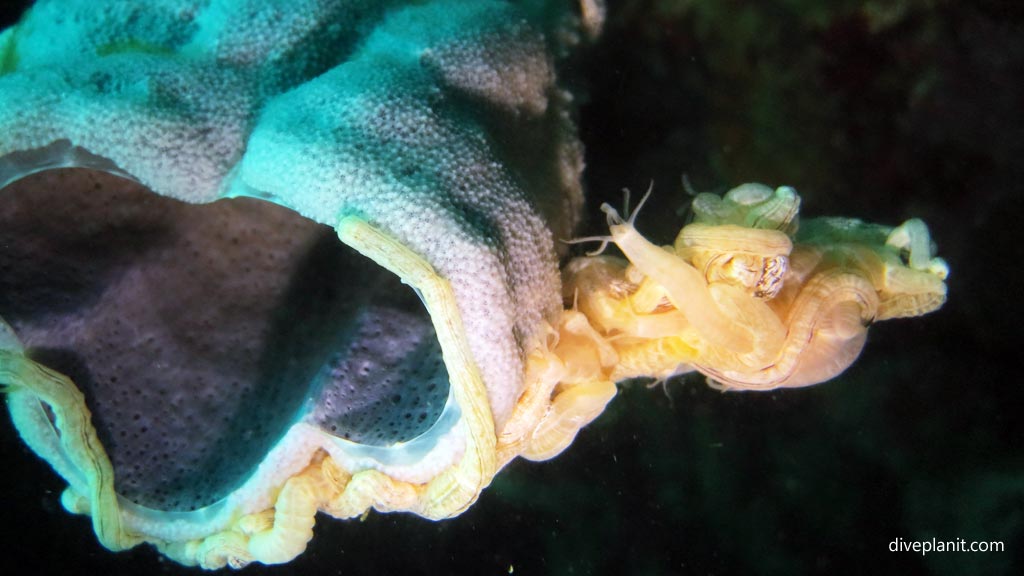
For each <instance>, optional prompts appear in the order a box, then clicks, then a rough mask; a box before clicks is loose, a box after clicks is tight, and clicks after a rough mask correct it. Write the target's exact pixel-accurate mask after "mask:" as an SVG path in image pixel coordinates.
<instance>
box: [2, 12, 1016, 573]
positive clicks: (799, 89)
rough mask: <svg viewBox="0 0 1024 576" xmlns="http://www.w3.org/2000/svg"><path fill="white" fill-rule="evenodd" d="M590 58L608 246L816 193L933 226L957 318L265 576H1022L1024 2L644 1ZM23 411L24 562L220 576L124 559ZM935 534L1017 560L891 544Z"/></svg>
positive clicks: (641, 431) (915, 328) (587, 94)
mask: <svg viewBox="0 0 1024 576" xmlns="http://www.w3.org/2000/svg"><path fill="white" fill-rule="evenodd" d="M20 4H21V5H24V4H25V3H20ZM18 12H19V8H18V3H15V4H14V5H11V4H7V5H5V7H4V9H3V18H4V19H3V24H4V25H6V24H7V23H10V22H11V21H13V19H14V18H15V16H14V15H15V14H17V13H18ZM570 68H571V70H569V72H570V74H571V75H573V76H574V77H575V78H578V79H579V80H578V81H579V82H580V85H579V90H578V93H579V94H580V99H581V101H582V109H581V115H580V125H581V133H582V137H583V140H584V142H585V144H586V146H587V164H588V168H587V172H586V185H587V188H588V194H589V198H590V199H589V201H588V207H587V213H588V216H589V217H590V218H591V223H590V226H591V229H592V230H591V231H593V232H600V228H601V223H602V219H601V214H600V212H598V210H597V206H598V205H599V203H600V202H601V201H603V200H609V201H612V202H614V203H616V204H617V203H618V202H619V201H620V198H621V193H620V192H619V190H620V188H621V187H623V186H628V187H630V188H632V189H634V190H635V191H639V190H642V189H645V188H646V187H647V185H648V183H650V182H651V181H652V180H653V181H654V183H655V195H654V196H653V199H652V203H651V204H650V205H649V206H648V208H646V209H645V212H644V213H643V214H641V217H640V220H639V224H638V226H639V227H640V229H641V230H642V231H644V232H645V233H647V234H648V235H649V236H651V237H652V238H654V239H656V240H660V241H662V242H667V241H668V240H669V239H670V238H671V236H672V234H673V233H674V231H675V230H677V229H678V228H679V227H680V226H681V225H682V224H683V222H684V220H683V218H682V217H681V216H676V214H677V211H678V209H679V208H681V207H683V206H685V204H686V203H687V198H686V195H685V193H684V192H683V190H682V187H681V185H680V179H681V176H682V175H683V174H687V175H688V176H689V177H690V180H691V181H692V183H693V185H694V186H695V187H696V188H698V189H700V190H716V191H724V190H725V189H727V188H728V187H731V186H733V185H736V184H739V183H742V182H747V181H761V182H765V183H767V184H770V185H780V184H789V185H793V186H795V187H796V188H797V189H798V190H799V191H800V192H801V195H802V196H803V199H804V205H803V206H804V209H803V214H804V216H808V217H810V216H815V215H845V216H855V217H859V218H863V219H866V220H872V221H878V222H882V223H888V224H897V223H899V222H901V221H902V220H904V219H906V218H909V217H921V218H923V219H925V221H926V222H927V223H928V224H929V226H930V227H931V229H932V233H933V237H934V239H935V241H936V242H937V243H938V245H939V250H940V255H941V256H943V257H944V258H946V259H947V261H948V262H949V264H950V268H951V270H952V275H951V277H950V279H949V289H950V298H949V302H947V304H946V305H945V306H944V307H943V308H942V310H940V311H939V312H936V313H934V314H931V315H929V316H927V317H924V318H919V319H913V320H898V321H891V322H885V323H881V324H879V325H876V326H875V327H873V328H872V329H871V332H870V336H869V339H868V344H867V347H866V349H865V351H864V353H863V354H862V356H861V358H860V360H859V361H858V362H857V363H856V364H854V366H853V367H852V368H850V369H849V370H848V371H847V372H845V373H844V374H843V375H842V376H840V377H839V378H837V379H835V380H834V381H832V382H829V383H826V384H823V385H819V386H815V387H812V388H807V389H802V390H790V391H780V392H771V393H762V394H737V393H729V394H722V393H719V392H716V391H713V390H711V389H709V388H707V387H706V386H705V385H704V384H703V382H702V381H701V379H700V378H698V377H688V378H680V379H677V380H674V381H672V382H670V383H669V384H668V386H667V387H666V388H664V389H662V388H656V389H648V388H647V387H645V386H644V385H643V384H642V383H638V384H633V385H628V386H623V387H622V388H621V393H620V395H619V397H618V398H617V399H616V400H615V401H613V403H612V404H611V406H610V407H609V409H608V411H607V412H606V413H605V414H604V415H602V416H601V418H599V419H598V420H597V421H596V422H595V423H594V424H592V425H591V426H590V427H588V428H587V429H586V430H584V432H583V433H582V434H581V435H580V437H579V438H578V439H577V440H576V442H575V443H574V444H573V446H572V447H570V449H569V450H567V451H566V452H565V453H564V454H563V455H561V456H560V457H558V458H557V459H555V460H552V461H549V462H545V463H528V462H522V461H516V462H513V463H512V464H510V465H509V466H508V467H507V468H506V469H505V470H504V471H503V472H502V473H501V474H499V476H498V477H497V478H496V479H495V481H494V483H493V485H492V486H491V487H490V488H489V489H488V490H486V491H485V492H484V494H483V495H482V497H481V498H480V501H479V502H478V503H477V504H476V505H475V506H473V507H472V508H471V509H470V510H469V511H468V512H466V513H465V514H463V515H462V516H460V517H458V518H456V519H453V520H449V521H445V522H439V523H435V522H429V521H425V520H421V519H419V518H416V517H412V516H408V515H394V514H392V515H384V514H376V513H373V514H370V516H369V517H368V518H367V519H366V520H365V521H362V522H360V521H345V522H342V521H334V520H330V519H327V518H322V519H320V521H319V523H318V525H317V528H316V537H315V538H314V540H313V542H312V543H311V544H310V547H309V549H308V550H307V552H306V553H305V554H304V555H302V556H300V557H299V558H298V559H297V560H296V561H295V562H293V563H291V564H289V565H286V566H282V567H269V568H267V567H261V566H254V567H250V568H248V569H246V573H248V574H264V573H266V574H309V575H312V574H361V573H380V574H448V573H467V574H508V573H510V572H513V573H515V574H551V575H566V574H623V573H630V574H715V575H723V574H749V573H761V574H826V573H828V574H837V573H839V574H846V573H849V574H863V573H901V574H935V575H954V574H1019V573H1021V570H1022V568H1024V548H1022V546H1024V449H1022V447H1021V444H1022V439H1024V425H1022V423H1021V422H1022V419H1021V418H1020V412H1021V408H1020V407H1021V406H1024V392H1022V387H1024V378H1022V375H1021V374H1022V372H1021V370H1022V368H1021V364H1020V361H1021V360H1022V359H1024V351H1022V349H1021V347H1020V345H1021V342H1020V341H1021V338H1020V334H1021V332H1022V327H1021V322H1022V319H1024V316H1022V314H1021V313H1022V311H1024V306H1022V304H1021V298H1022V297H1024V280H1022V278H1024V276H1022V273H1021V268H1022V267H1024V247H1022V246H1024V235H1022V234H1021V233H1020V230H1021V228H1022V227H1024V223H1022V220H1024V195H1022V182H1024V162H1022V158H1024V130H1022V129H1024V118H1022V116H1024V82H1022V75H1021V72H1020V71H1021V70H1024V4H1022V3H1020V2H1013V1H1010V0H1007V1H1005V2H998V1H978V2H970V3H967V2H962V3H957V2H942V1H939V0H934V1H924V0H921V1H913V0H902V1H901V0H894V1H890V2H848V1H834V2H833V1H824V0H819V1H810V0H789V1H785V2H782V1H775V2H742V1H736V0H718V1H713V0H690V1H685V0H677V1H670V0H661V1H659V0H624V1H619V2H612V3H611V6H610V12H609V18H608V23H607V28H606V31H605V34H604V36H603V37H602V38H601V40H600V41H599V42H598V43H597V44H596V45H595V46H594V47H592V49H591V50H589V51H588V52H586V53H585V54H584V55H583V56H582V57H580V58H579V59H577V60H575V61H573V62H572V63H571V66H570ZM0 137H2V135H0ZM3 421H4V423H3V424H0V462H2V464H0V465H2V467H3V468H2V470H3V471H4V473H3V474H0V502H2V505H3V506H4V508H3V517H2V520H0V572H3V573H5V574H28V573H38V572H42V571H44V570H46V569H51V570H52V569H59V570H61V571H62V572H63V573H65V574H98V573H116V574H133V573H150V574H185V573H190V572H194V571H192V570H188V569H184V568H181V567H179V566H177V565H175V564H173V563H170V562H167V561H165V560H163V559H162V558H160V557H158V556H157V555H156V554H155V553H154V552H153V551H152V550H151V549H149V548H147V547H139V548H137V549H135V550H132V551H130V552H126V553H121V554H112V553H109V552H107V551H105V550H104V549H102V548H101V547H100V546H99V545H98V544H97V543H96V540H95V537H94V536H93V534H92V530H91V528H90V526H89V525H88V522H87V520H86V519H84V518H81V517H72V516H70V515H68V514H66V513H65V512H64V511H63V510H62V509H61V508H60V505H59V502H58V496H59V494H60V491H61V490H62V488H63V483H62V482H61V481H60V480H58V478H57V477H56V475H55V474H53V473H52V472H51V471H50V470H49V469H48V467H47V466H46V465H45V464H43V463H42V462H40V461H39V460H37V459H36V458H35V457H34V456H33V455H32V454H31V453H30V452H29V451H28V449H27V448H24V447H23V446H22V445H21V443H20V441H18V440H17V438H16V435H15V433H14V431H13V429H12V428H11V426H10V425H9V423H7V422H8V419H7V418H3ZM932 537H936V538H938V539H939V540H951V539H955V538H964V539H967V540H985V541H992V540H999V541H1003V542H1005V546H1006V551H1004V552H995V553H987V554H982V553H956V552H946V553H932V554H929V555H927V556H924V557H922V556H921V555H919V554H914V553H908V552H898V553H894V552H890V551H889V549H888V548H889V543H890V542H891V541H893V540H895V539H896V538H902V539H904V540H925V539H927V540H930V539H931V538H932Z"/></svg>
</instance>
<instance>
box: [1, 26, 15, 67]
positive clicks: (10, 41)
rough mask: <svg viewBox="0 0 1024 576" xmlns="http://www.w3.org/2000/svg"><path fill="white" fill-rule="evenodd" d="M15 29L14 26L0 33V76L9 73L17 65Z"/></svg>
mask: <svg viewBox="0 0 1024 576" xmlns="http://www.w3.org/2000/svg"><path fill="white" fill-rule="evenodd" d="M17 31H18V28H17V27H16V26H15V27H11V28H8V29H7V30H4V31H3V32H2V33H0V76H3V75H4V74H10V73H11V72H14V70H15V69H17V67H18V41H17Z"/></svg>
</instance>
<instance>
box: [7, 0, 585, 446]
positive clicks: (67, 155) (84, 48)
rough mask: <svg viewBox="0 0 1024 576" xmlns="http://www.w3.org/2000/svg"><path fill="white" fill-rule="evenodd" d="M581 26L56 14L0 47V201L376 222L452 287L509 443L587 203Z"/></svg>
mask: <svg viewBox="0 0 1024 576" xmlns="http://www.w3.org/2000/svg"><path fill="white" fill-rule="evenodd" d="M571 8H572V6H571V3H568V2H566V3H559V2H541V1H539V0H536V1H528V2H501V1H491V0H472V1H457V0H435V1H432V2H387V1H368V0H362V1H361V0H348V1H346V0H319V1H317V0H309V1H300V2H294V1H290V0H289V1H284V0H262V1H256V2H235V1H227V0H209V1H203V2H196V1H192V2H189V1H161V2H146V3H139V2H128V1H123V0H121V1H117V0H107V1H104V2H85V1H65V2H58V1H46V0H44V1H41V2H39V3H37V4H36V5H35V6H34V7H33V8H32V10H31V11H30V13H29V14H28V15H27V16H26V18H25V19H24V20H23V21H22V22H21V23H20V24H19V25H18V26H17V27H16V28H14V29H12V30H10V31H8V32H7V33H6V36H5V42H4V43H3V47H2V48H0V50H3V51H4V57H3V58H2V60H3V61H4V62H6V63H8V64H6V65H5V66H4V68H3V70H2V71H0V101H2V102H3V106H0V134H3V135H4V136H3V138H0V185H3V184H5V183H7V182H10V181H11V180H13V179H16V178H18V177H20V176H22V175H24V174H26V173H28V172H31V171H34V170H38V169H40V168H42V167H47V166H60V165H69V164H73V165H83V164H85V165H90V166H95V167H100V168H103V169H116V170H119V171H122V172H124V173H126V174H128V175H130V176H131V177H133V178H135V179H137V180H138V181H139V182H141V183H142V184H144V185H145V186H146V187H148V188H149V189H151V190H153V191H154V192H156V193H158V194H161V195H164V196H169V197H172V198H177V199H181V200H185V201H188V202H210V201H213V200H214V199H216V198H219V197H222V196H230V195H244V196H254V197H259V198H266V199H269V200H271V201H272V202H275V203H278V204H281V205H284V206H288V207H290V208H293V209H295V210H296V211H298V212H299V213H301V214H302V215H304V216H306V217H308V218H311V219H313V220H315V221H317V222H320V223H323V224H327V225H329V226H334V225H336V224H337V222H338V221H339V220H340V218H342V217H344V216H345V215H357V216H360V217H362V218H364V219H366V220H367V221H368V222H370V223H371V224H372V225H374V226H376V227H378V228H380V229H381V230H383V231H384V232H386V233H387V234H389V235H391V236H393V237H394V238H396V239H397V240H399V241H400V242H401V243H403V244H405V245H406V246H408V247H410V248H411V249H412V250H413V251H415V252H417V253H418V254H420V255H422V256H423V257H424V258H425V259H426V260H427V261H428V262H430V263H431V264H432V265H433V266H434V268H435V269H437V270H438V272H439V273H440V274H441V275H442V276H443V277H445V278H446V279H448V281H449V282H450V283H451V285H452V288H453V291H454V293H455V296H456V299H457V301H458V307H459V310H460V312H461V316H462V321H463V323H464V325H465V329H466V332H467V335H468V341H469V342H470V346H471V348H472V353H473V356H474V359H475V360H476V363H477V365H478V366H479V367H480V370H481V371H482V373H483V377H484V380H485V383H486V386H487V389H488V396H489V400H490V402H491V406H492V410H493V412H494V419H495V422H496V425H497V426H498V427H499V428H500V427H501V426H502V425H503V422H504V421H505V419H506V418H507V416H508V414H509V412H510V410H511V407H512V405H513V403H514V401H515V399H516V398H517V397H518V396H519V393H520V392H521V390H522V381H521V379H522V374H523V360H522V358H523V349H524V347H526V346H528V345H529V343H530V340H531V338H533V337H534V336H535V334H536V331H537V330H536V329H537V326H538V325H539V323H540V321H541V320H542V319H545V318H547V319H551V318H552V317H553V315H554V314H556V313H557V312H558V309H559V298H558V294H559V290H558V282H559V280H558V274H557V266H556V256H555V249H554V243H553V238H555V237H568V236H569V235H570V234H571V229H572V226H573V225H574V223H575V220H576V217H577V212H578V208H579V206H580V203H581V193H580V189H579V178H578V176H579V172H580V170H581V168H582V160H581V151H580V146H579V144H578V142H577V140H576V138H575V131H574V127H573V125H572V122H571V120H570V118H569V115H568V112H567V110H568V107H569V97H568V96H567V95H566V94H565V93H564V92H562V91H561V90H560V89H559V88H558V87H557V86H556V84H555V82H554V79H555V65H556V58H557V57H558V55H560V54H563V53H565V51H566V47H567V46H568V45H569V44H571V43H572V42H573V41H574V30H575V29H576V28H577V26H576V21H575V19H574V16H572V15H571V14H570V11H571ZM200 251H202V250H201V249H200ZM0 314H2V312H0Z"/></svg>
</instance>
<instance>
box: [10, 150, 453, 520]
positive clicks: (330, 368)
mask: <svg viewBox="0 0 1024 576" xmlns="http://www.w3.org/2000/svg"><path fill="white" fill-rule="evenodd" d="M2 194H3V196H2V198H3V201H2V202H0V246H4V249H3V250H0V310H2V311H3V316H4V318H5V320H6V321H7V322H9V323H10V324H11V326H12V327H13V328H14V329H15V331H16V333H17V334H18V335H19V338H20V339H21V340H22V342H23V343H24V345H25V346H26V350H27V353H28V355H29V357H30V358H32V359H34V360H36V361H38V362H41V363H43V364H45V365H48V366H51V367H53V368H56V369H58V370H60V371H61V372H63V373H65V374H67V375H68V376H70V377H71V378H72V379H73V380H74V381H75V383H76V385H77V386H78V387H79V388H80V389H81V390H82V391H83V393H84V394H85V395H86V399H87V403H88V404H89V406H90V409H91V411H92V420H93V424H94V425H95V426H96V428H97V432H98V434H99V436H100V439H101V441H102V442H103V445H104V448H105V449H106V451H107V453H108V455H109V456H110V458H111V461H112V464H113V465H114V471H115V484H116V488H117V490H118V492H119V493H120V494H121V495H122V496H124V497H126V498H128V499H129V500H131V501H133V502H135V503H138V504H142V505H144V506H148V507H151V508H155V509H159V510H192V509H196V508H200V507H202V506H206V505H209V504H212V503H213V502H215V501H217V500H218V499H220V498H222V497H224V496H226V495H227V494H228V493H230V492H231V490H233V489H235V488H237V487H238V486H239V485H240V484H241V483H242V482H243V481H244V480H245V479H246V478H247V477H248V476H249V475H250V474H251V473H252V471H253V469H254V468H255V466H256V465H257V464H258V463H259V462H260V461H261V460H262V458H263V457H264V456H265V455H266V453H267V451H268V450H269V449H270V448H271V447H272V446H273V445H274V443H275V442H277V440H278V439H279V438H280V437H281V435H282V434H283V433H284V431H285V430H286V429H287V428H288V427H289V426H290V425H291V424H292V423H293V422H294V421H295V420H296V419H297V418H299V417H300V411H301V412H302V413H305V412H306V411H309V410H311V409H312V410H315V412H314V414H315V416H316V418H315V423H316V424H318V425H320V426H321V427H322V428H323V429H324V430H325V431H328V432H329V433H331V434H334V435H336V436H338V437H341V438H349V439H352V440H354V441H360V442H363V443H367V444H374V445H389V444H392V443H395V442H400V441H405V440H409V439H411V438H413V437H415V436H416V435H418V434H420V433H422V432H423V431H425V430H426V429H427V428H428V427H429V426H430V425H431V424H433V423H434V422H435V421H436V419H437V416H438V415H439V414H440V412H441V410H442V408H443V407H444V402H445V400H446V399H447V395H448V378H447V372H446V371H445V369H444V364H443V361H442V360H441V355H440V351H439V349H438V348H437V337H436V335H435V334H434V333H433V328H432V326H431V324H430V319H429V317H427V315H426V311H425V310H424V309H423V307H422V305H421V303H420V302H419V299H418V298H417V296H416V294H415V293H414V292H413V291H412V290H410V289H409V288H408V287H406V286H402V285H401V283H400V282H399V281H398V279H397V278H395V277H394V276H393V275H391V274H390V273H387V272H386V271H384V270H383V269H381V268H380V267H379V266H377V265H376V264H374V263H372V262H370V261H369V260H368V259H366V258H364V257H362V256H360V255H358V254H356V253H355V252H354V251H352V250H350V249H349V248H347V247H345V246H344V245H342V244H341V242H340V241H339V240H338V239H337V237H336V235H335V234H334V231H333V230H332V229H330V228H329V227H327V226H324V225H321V224H317V223H315V222H313V221H311V220H308V219H305V218H302V217H301V216H299V215H298V214H296V213H294V212H292V211H291V210H288V209H285V208H281V207H279V206H276V205H274V204H271V203H268V202H264V201H261V200H254V199H249V198H238V199H225V200H219V201H217V202H214V203H212V204H208V205H191V204H185V203H183V202H180V201H176V200H172V199H169V198H162V197H160V196H157V195H155V194H152V193H151V192H149V191H147V190H146V189H145V188H143V187H142V186H140V185H138V184H137V183H135V182H132V181H129V180H126V179H124V178H121V177H118V176H114V175H110V174H107V173H103V172H97V171H92V170H84V169H60V170H50V171H45V172H41V173H38V174H35V175H32V176H29V177H27V178H24V179H21V180H19V181H17V182H15V183H14V184H12V185H10V186H9V187H8V188H7V189H5V190H4V192H3V193H2ZM367 287H369V289H368V288H367ZM318 374H322V375H323V376H322V377H321V379H320V380H323V381H324V382H321V381H318V379H317V378H316V377H317V375H318ZM311 397H312V398H313V399H314V406H313V407H310V406H309V405H308V404H309V400H308V399H309V398H311Z"/></svg>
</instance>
